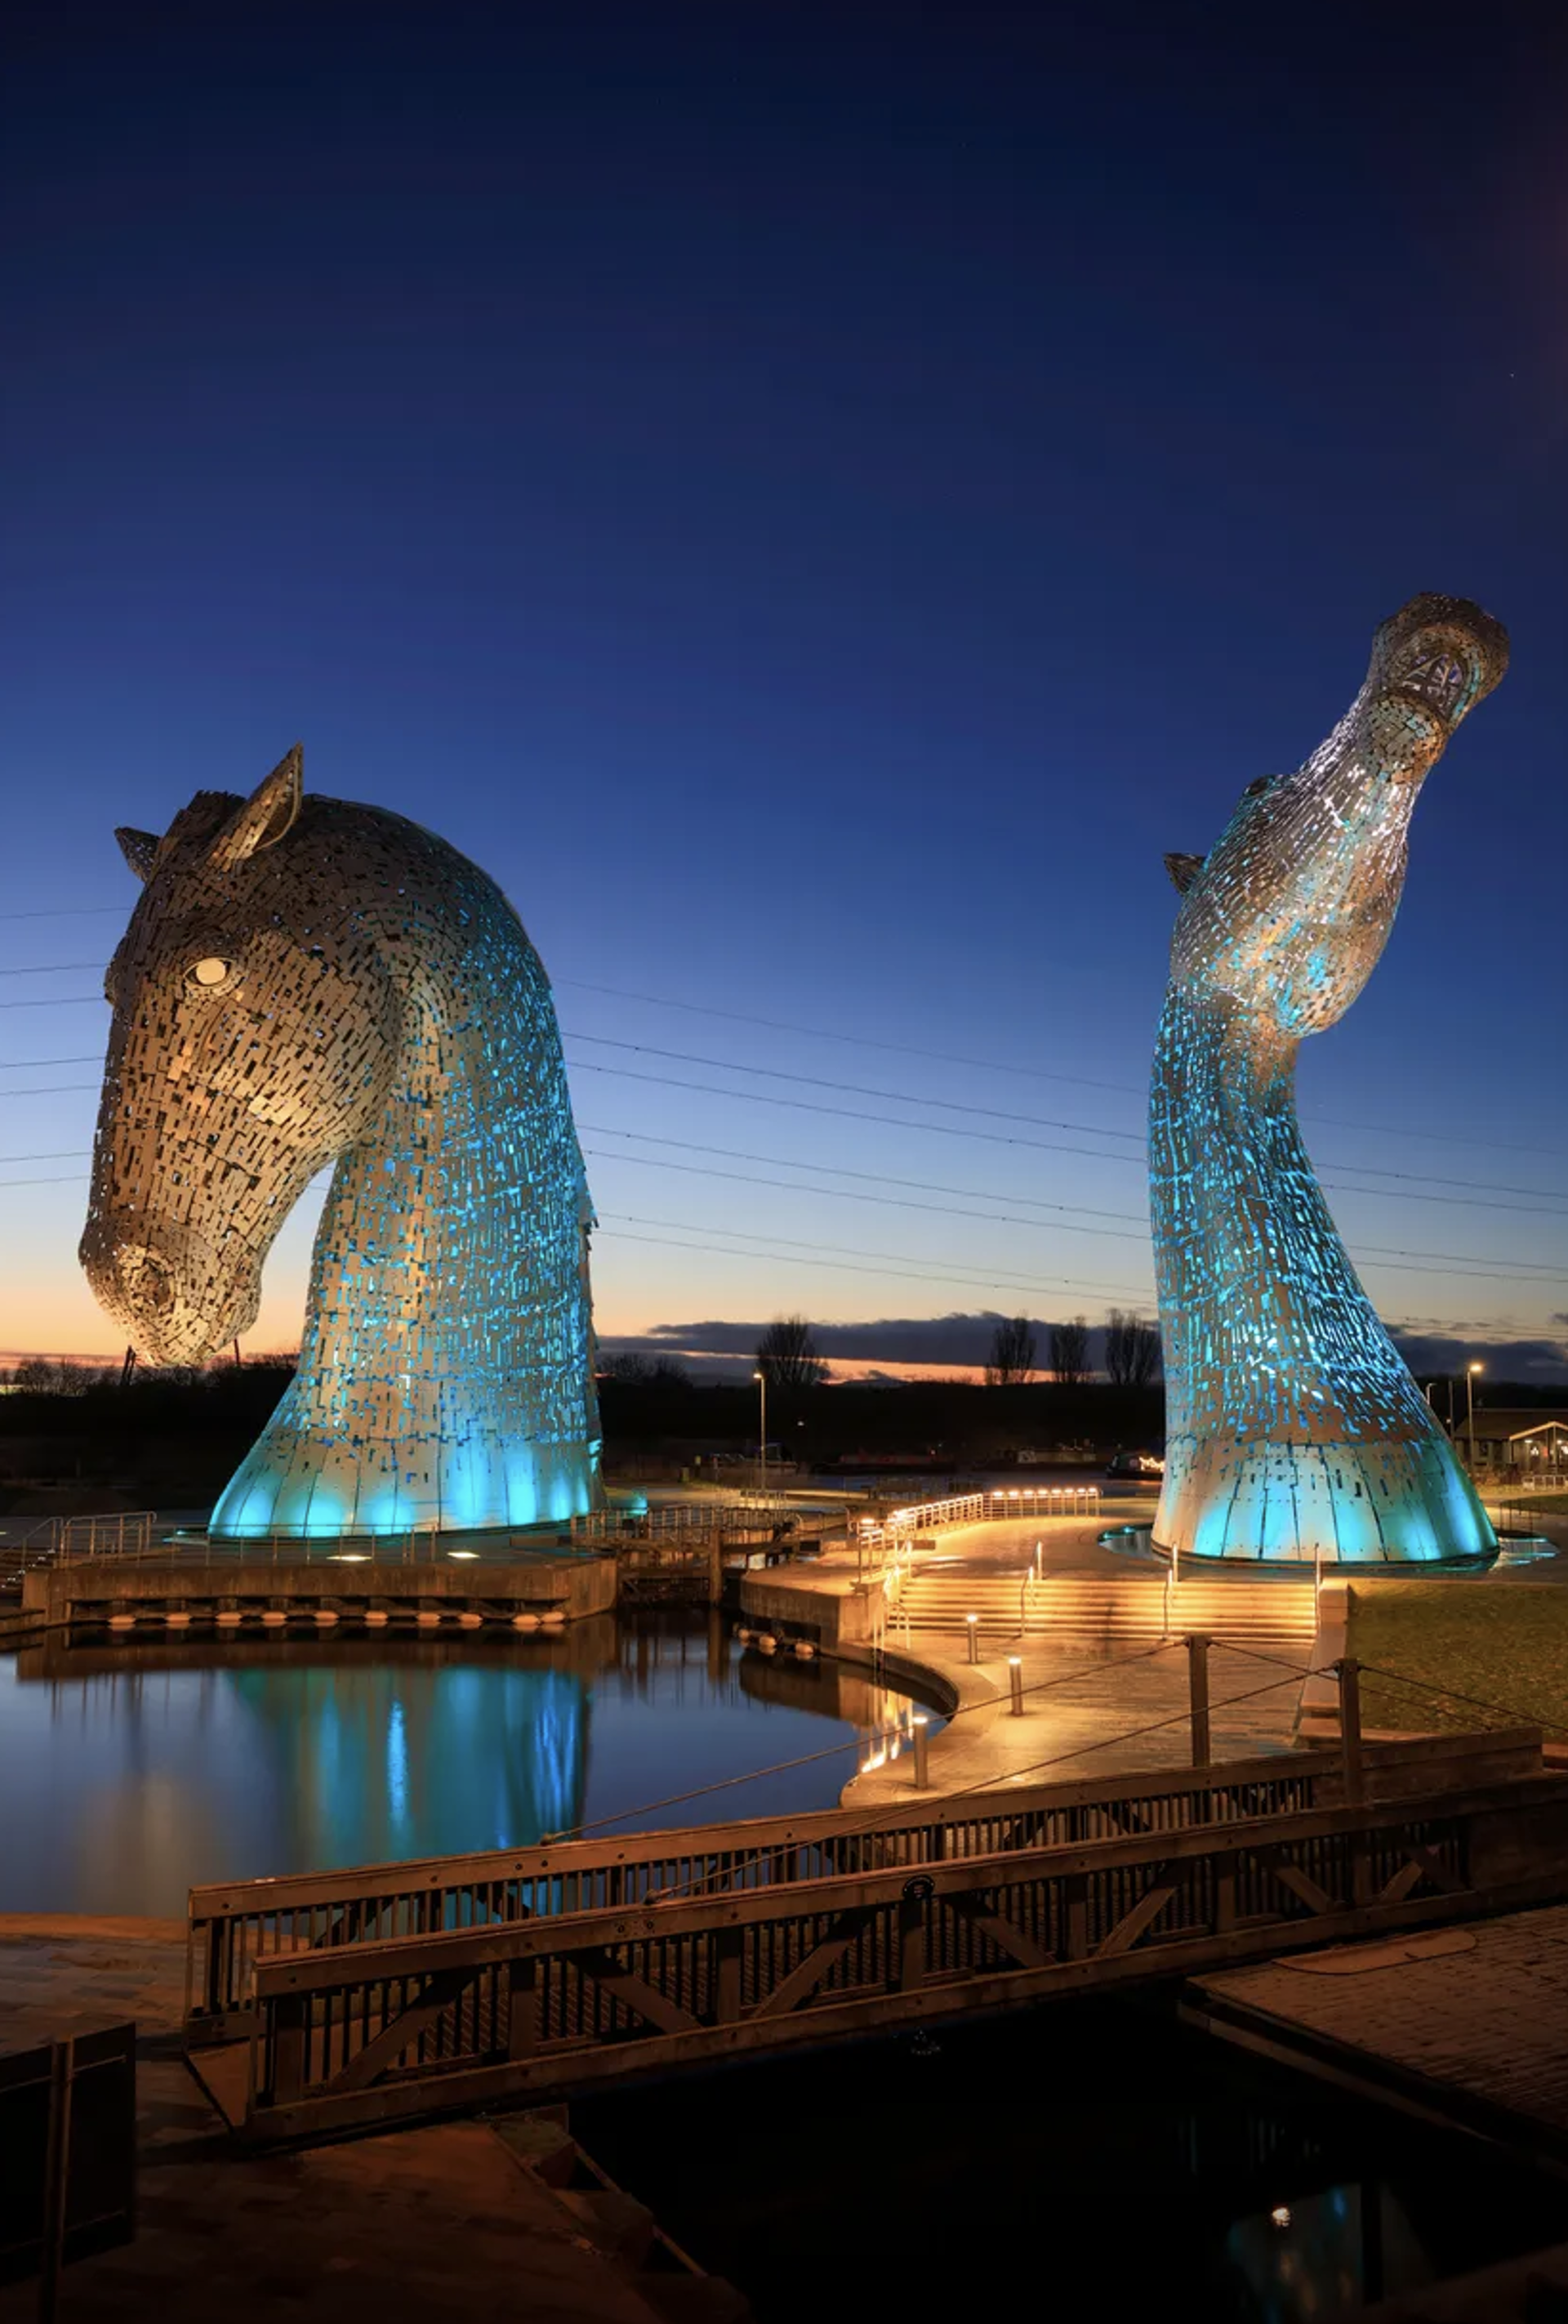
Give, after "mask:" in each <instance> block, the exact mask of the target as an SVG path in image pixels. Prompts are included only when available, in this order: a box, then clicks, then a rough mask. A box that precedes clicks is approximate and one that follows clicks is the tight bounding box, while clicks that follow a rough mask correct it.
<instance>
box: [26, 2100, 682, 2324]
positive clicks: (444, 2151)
mask: <svg viewBox="0 0 1568 2324" xmlns="http://www.w3.org/2000/svg"><path fill="white" fill-rule="evenodd" d="M143 2076H144V2077H147V2078H150V2079H151V2080H153V2081H158V2080H176V2081H183V2082H184V2084H185V2087H186V2089H187V2090H188V2091H190V2092H194V2091H195V2085H194V2083H192V2082H191V2081H190V2080H189V2076H187V2075H186V2074H185V2072H184V2069H183V2067H181V2066H180V2065H179V2064H178V2063H176V2062H175V2061H166V2062H162V2063H161V2064H159V2065H156V2066H154V2067H152V2068H151V2069H148V2068H143ZM160 2096H161V2099H162V2103H163V2105H164V2107H165V2108H166V2109H167V2108H168V2107H171V2106H174V2105H176V2104H177V2103H178V2101H177V2100H176V2099H175V2098H173V2096H172V2094H171V2093H170V2092H163V2093H154V2094H153V2097H154V2102H156V2100H157V2098H158V2097H160ZM184 2103H185V2107H186V2109H187V2113H188V2116H189V2120H188V2122H187V2125H186V2128H187V2131H188V2132H189V2129H190V2128H191V2127H192V2126H205V2127H206V2129H207V2131H208V2134H209V2135H208V2136H206V2137H205V2138H202V2139H200V2140H199V2142H198V2145H197V2147H196V2148H195V2150H193V2151H189V2152H188V2153H185V2154H184V2155H182V2156H178V2157H176V2159H173V2160H167V2159H161V2157H160V2156H159V2154H158V2153H157V2152H156V2151H154V2152H153V2153H152V2154H150V2155H144V2157H143V2168H142V2172H141V2176H140V2182H139V2187H138V2233H137V2235H136V2238H135V2240H134V2243H131V2244H128V2245H126V2246H125V2247H124V2248H123V2249H121V2250H118V2251H114V2252H106V2253H104V2254H103V2255H101V2256H100V2257H98V2258H97V2259H91V2260H86V2261H83V2262H82V2263H80V2264H78V2265H77V2266H75V2267H73V2268H71V2269H70V2270H69V2272H68V2273H67V2276H66V2278H65V2282H64V2286H63V2290H62V2295H61V2303H60V2304H61V2309H62V2311H63V2314H64V2316H65V2317H66V2318H67V2319H69V2324H97V2319H105V2324H108V2320H109V2319H114V2324H126V2319H130V2318H134V2317H152V2316H156V2317H157V2318H158V2319H160V2324H212V2319H214V2318H215V2317H217V2318H221V2319H223V2324H253V2319H254V2324H261V2319H274V2318H276V2317H277V2316H278V2315H279V2314H280V2313H284V2314H287V2315H289V2316H292V2317H298V2318H300V2319H302V2324H315V2319H319V2324H343V2319H346V2318H357V2317H361V2316H364V2317H369V2316H372V2315H375V2316H378V2317H381V2318H384V2319H405V2318H406V2319H412V2320H413V2324H422V2319H431V2324H435V2319H442V2318H448V2317H459V2318H461V2317H474V2318H476V2319H484V2324H495V2319H500V2318H505V2317H509V2316H510V2317H518V2318H524V2317H526V2318H527V2319H529V2324H650V2319H651V2318H652V2317H653V2315H654V2312H655V2311H654V2310H652V2309H651V2308H650V2306H649V2304H648V2302H647V2301H645V2300H644V2299H643V2298H642V2297H641V2293H640V2292H638V2291H636V2290H635V2289H634V2288H633V2287H632V2285H631V2283H629V2282H627V2280H626V2279H625V2277H624V2276H623V2275H621V2274H620V2273H617V2271H616V2270H615V2269H614V2268H613V2266H612V2265H611V2264H610V2263H609V2261H608V2260H607V2259H605V2258H604V2257H603V2256H602V2255H600V2253H599V2252H598V2251H597V2250H596V2249H595V2246H594V2245H593V2242H592V2240H591V2238H590V2237H589V2236H587V2235H586V2233H585V2232H584V2231H583V2226H582V2223H581V2221H580V2220H579V2219H578V2218H576V2217H575V2216H574V2214H573V2213H572V2211H571V2209H569V2208H568V2207H567V2205H565V2204H564V2203H563V2202H561V2201H560V2199H558V2198H557V2196H555V2195H554V2194H553V2193H552V2192H551V2190H549V2188H547V2187H545V2186H544V2185H543V2184H542V2183H541V2182H540V2181H539V2180H537V2179H536V2178H535V2177H534V2176H533V2175H532V2174H531V2172H529V2171H527V2170H526V2169H525V2168H524V2167H523V2166H522V2165H521V2163H518V2162H517V2161H516V2159H515V2158H514V2157H513V2156H512V2154H510V2153H508V2151H507V2149H506V2148H505V2146H504V2145H503V2143H502V2141H501V2140H500V2139H499V2138H497V2137H496V2136H495V2135H494V2133H493V2131H492V2130H491V2129H490V2127H489V2126H488V2125H487V2124H484V2123H479V2122H461V2123H449V2124H443V2125H441V2126H438V2127H435V2128H430V2129H424V2130H403V2131H397V2132H394V2133H391V2134H389V2135H386V2136H384V2137H381V2138H371V2139H361V2140H356V2141H355V2143H354V2144H350V2145H342V2146H328V2147H317V2148H313V2149H311V2150H309V2152H307V2153H291V2154H273V2155H264V2156H244V2157H237V2156H235V2153H234V2151H233V2148H232V2146H231V2145H230V2144H229V2143H228V2142H227V2141H226V2139H220V2138H218V2137H217V2135H214V2134H216V2133H217V2128H218V2126H217V2121H216V2117H214V2116H212V2114H211V2110H210V2108H208V2107H207V2106H206V2103H205V2101H204V2100H202V2099H201V2098H200V2096H199V2093H197V2094H196V2096H195V2097H194V2098H190V2099H187V2100H186V2101H185V2102H184ZM36 2299H37V2293H36V2289H35V2287H34V2286H33V2285H32V2284H31V2283H25V2284H14V2285H11V2286H9V2287H8V2288H6V2289H5V2290H4V2291H0V2324H23V2319H32V2316H33V2314H34V2311H35V2305H36Z"/></svg>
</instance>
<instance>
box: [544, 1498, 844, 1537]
mask: <svg viewBox="0 0 1568 2324" xmlns="http://www.w3.org/2000/svg"><path fill="white" fill-rule="evenodd" d="M802 1514H803V1512H802V1511H801V1509H800V1508H799V1506H798V1504H797V1503H795V1502H792V1501H789V1500H786V1499H784V1497H783V1495H782V1494H778V1493H725V1494H718V1493H715V1494H712V1495H710V1496H709V1497H708V1498H707V1499H704V1500H698V1501H654V1502H652V1503H650V1506H649V1507H648V1508H646V1509H641V1510H628V1509H590V1510H588V1511H587V1512H586V1514H585V1515H583V1516H580V1517H573V1519H572V1520H571V1536H572V1539H573V1541H574V1542H580V1543H582V1544H584V1545H586V1544H588V1543H605V1544H615V1543H620V1542H625V1541H654V1540H659V1539H661V1538H666V1537H669V1536H671V1535H674V1536H690V1535H708V1534H713V1533H719V1532H743V1531H755V1532H761V1531H763V1530H767V1529H771V1528H772V1527H773V1526H781V1525H784V1524H786V1523H794V1522H797V1521H798V1519H799V1518H800V1517H801V1515H802Z"/></svg>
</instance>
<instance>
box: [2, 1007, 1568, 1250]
mask: <svg viewBox="0 0 1568 2324" xmlns="http://www.w3.org/2000/svg"><path fill="white" fill-rule="evenodd" d="M95 965H96V964H94V963H93V962H91V961H70V962H58V963H55V964H52V966H51V968H50V969H47V970H46V969H5V970H0V975H10V976H23V975H42V974H46V973H55V972H57V971H63V970H65V969H67V968H69V969H78V968H81V969H87V968H91V967H93V966H95ZM561 982H563V983H568V984H573V985H576V986H577V987H578V988H579V989H581V990H584V991H596V992H604V993H611V994H619V997H621V998H623V999H627V1000H635V1001H645V1002H647V1003H648V1004H649V1005H650V1006H651V1007H658V1008H665V1007H669V1008H673V1009H683V1010H691V1011H692V1012H693V1013H695V1014H701V1015H709V1016H715V1017H724V1018H728V1019H734V1020H736V1021H739V1022H742V1023H754V1024H757V1025H761V1026H766V1027H768V1028H770V1029H773V1030H776V1031H795V1032H798V1033H801V1034H804V1035H805V1036H806V1037H807V1038H811V1039H818V1038H820V1039H825V1040H836V1039H843V1040H856V1041H859V1040H861V1038H862V1037H860V1036H857V1035H850V1034H844V1035H840V1034H834V1033H826V1032H822V1031H820V1030H816V1031H814V1030H812V1028H807V1027H804V1026H797V1027H791V1026H789V1025H787V1024H784V1023H782V1022H781V1021H779V1020H777V1019H770V1018H750V1017H745V1016H742V1014H741V1012H740V1011H738V1010H709V1009H699V1008H698V1006H697V1004H696V1003H695V1002H691V1001H668V1002H667V1001H658V1000H656V999H655V997H654V996H653V995H652V994H650V993H631V992H622V991H621V990H620V988H619V987H616V986H613V985H598V984H588V983H586V982H584V980H582V979H580V978H569V977H568V978H563V979H562V980H561ZM95 999H97V995H95V994H85V993H84V994H80V995H77V996H73V997H70V998H68V999H66V1000H62V1001H60V1002H59V1003H51V1002H46V1001H0V1009H31V1008H46V1007H51V1006H57V1005H58V1006H59V1007H60V1008H70V1007H80V1006H85V1005H86V1003H87V1002H88V1001H90V1000H95ZM569 1037H570V1038H571V1039H573V1040H576V1041H586V1042H588V1043H591V1044H592V1045H593V1046H595V1047H601V1048H612V1049H625V1050H629V1051H631V1052H632V1054H633V1055H635V1056H650V1057H659V1058H660V1059H662V1060H663V1061H664V1062H666V1063H669V1064H677V1065H704V1066H706V1067H708V1068H710V1069H715V1070H717V1071H719V1072H721V1073H734V1074H751V1075H752V1077H753V1078H765V1079H767V1080H770V1081H788V1082H793V1083H795V1084H798V1085H799V1086H802V1087H806V1088H813V1089H829V1090H835V1091H838V1092H841V1093H844V1095H846V1096H853V1097H876V1098H881V1099H883V1100H885V1101H887V1102H890V1103H893V1104H896V1105H912V1106H922V1107H924V1108H926V1109H927V1111H931V1110H933V1109H935V1110H937V1111H944V1112H951V1113H963V1114H966V1115H973V1114H981V1115H983V1116H984V1117H985V1118H986V1119H987V1120H995V1121H1012V1122H1018V1123H1022V1124H1025V1125H1027V1126H1028V1127H1031V1128H1035V1129H1041V1130H1071V1131H1073V1132H1074V1133H1075V1135H1078V1136H1082V1137H1088V1138H1102V1139H1121V1140H1123V1141H1124V1142H1133V1143H1137V1144H1139V1145H1141V1144H1142V1143H1143V1139H1142V1134H1141V1132H1139V1131H1136V1130H1113V1129H1110V1128H1107V1127H1102V1125H1101V1124H1099V1123H1097V1122H1083V1121H1059V1120H1055V1119H1054V1118H1052V1117H1050V1116H1048V1115H1042V1114H1028V1113H1013V1112H1010V1111H1007V1110H1006V1109H1004V1108H1002V1107H999V1106H982V1105H977V1104H974V1103H972V1102H968V1101H966V1100H959V1099H954V1098H941V1097H932V1096H929V1095H926V1094H916V1093H909V1092H908V1091H903V1090H883V1089H877V1088H875V1087H872V1086H869V1085H867V1084H863V1083H859V1082H840V1081H835V1080H832V1079H830V1078H828V1077H826V1076H825V1075H822V1074H797V1073H786V1072H784V1071H783V1070H782V1069H780V1068H779V1067H777V1066H772V1065H744V1064H740V1063H738V1062H736V1061H735V1060H733V1059H732V1058H728V1057H709V1056H702V1055H700V1054H696V1053H694V1052H691V1051H687V1050H682V1049H665V1048H660V1047H654V1046H652V1045H651V1044H649V1043H645V1042H640V1041H623V1040H619V1039H615V1038H613V1037H611V1036H609V1035H607V1034H603V1033H582V1032H574V1033H572V1034H571V1035H570V1036H569ZM864 1046H866V1047H887V1048H888V1049H890V1051H895V1052H898V1053H899V1054H906V1055H909V1056H926V1057H930V1058H933V1059H936V1060H939V1061H941V1062H944V1063H948V1064H956V1065H973V1066H975V1067H977V1069H978V1070H980V1071H982V1072H988V1073H989V1072H1005V1073H1018V1074H1037V1073H1038V1074H1041V1075H1042V1077H1044V1078H1047V1079H1052V1080H1062V1081H1079V1082H1081V1083H1082V1084H1083V1086H1084V1087H1087V1088H1094V1089H1105V1090H1114V1091H1117V1092H1120V1093H1124V1094H1130V1095H1131V1094H1140V1093H1138V1092H1136V1091H1134V1089H1133V1086H1132V1084H1130V1083H1121V1082H1093V1081H1089V1080H1087V1079H1086V1078H1085V1077H1084V1076H1079V1075H1072V1074H1049V1075H1047V1074H1044V1069H1043V1068H1038V1067H1031V1066H1011V1065H1008V1066H999V1065H988V1064H985V1063H983V1062H982V1061H981V1060H977V1059H966V1058H963V1057H958V1056H953V1055H951V1054H950V1053H948V1052H945V1051H940V1050H922V1049H917V1048H913V1047H910V1046H909V1044H906V1043H899V1042H891V1043H887V1044H882V1043H876V1042H867V1043H865V1044H864ZM581 1062H582V1063H583V1064H584V1065H585V1066H586V1067H587V1069H588V1070H590V1071H598V1072H609V1071H612V1070H613V1068H611V1067H607V1066H599V1067H593V1066H591V1065H588V1061H587V1060H583V1061H581ZM642 1078H645V1079H654V1078H657V1077H656V1076H651V1075H650V1076H643V1077H642ZM672 1086H674V1087H678V1088H681V1087H686V1088H694V1089H695V1088H699V1087H701V1086H702V1085H701V1084H696V1083H684V1084H683V1083H675V1084H672ZM38 1094H41V1095H42V1094H48V1095H51V1096H53V1095H59V1094H64V1093H63V1092H57V1091H50V1092H47V1093H42V1092H41V1093H38ZM711 1094H715V1095H726V1094H729V1095H734V1096H755V1095H757V1094H759V1093H752V1092H746V1091H734V1092H722V1091H718V1092H711ZM840 1111H843V1109H840ZM862 1119H867V1120H870V1119H872V1117H871V1116H864V1117H862ZM1318 1119H1320V1120H1321V1119H1324V1117H1321V1116H1320V1117H1318ZM895 1126H898V1127H901V1128H904V1129H917V1128H923V1127H925V1128H931V1129H937V1128H939V1127H941V1125H939V1124H936V1123H931V1124H919V1123H912V1122H907V1123H902V1124H898V1125H895ZM1336 1126H1337V1127H1340V1128H1344V1129H1352V1130H1353V1129H1355V1128H1357V1127H1362V1128H1368V1129H1372V1128H1375V1127H1376V1126H1375V1125H1372V1124H1363V1125H1357V1124H1355V1123H1344V1122H1342V1123H1338V1124H1337V1125H1336ZM968 1134H969V1135H972V1136H979V1135H981V1134H982V1133H980V1132H978V1131H974V1132H970V1133H968ZM1378 1134H1379V1135H1384V1134H1388V1135H1393V1134H1397V1133H1393V1132H1385V1131H1383V1130H1379V1131H1378ZM1432 1134H1433V1135H1435V1134H1436V1133H1432ZM1014 1142H1016V1143H1020V1144H1022V1143H1028V1142H1030V1141H1027V1140H1017V1141H1014ZM1036 1142H1038V1141H1036ZM1454 1142H1458V1143H1464V1142H1468V1141H1462V1140H1461V1141H1454ZM1474 1142H1475V1143H1477V1144H1486V1145H1489V1146H1490V1145H1495V1144H1497V1141H1495V1140H1491V1139H1486V1140H1477V1141H1474ZM1047 1150H1052V1151H1056V1152H1061V1153H1075V1154H1081V1155H1083V1156H1084V1157H1085V1158H1089V1159H1093V1158H1096V1155H1097V1149H1094V1148H1083V1147H1060V1148H1050V1149H1047ZM1500 1150H1503V1151H1508V1152H1516V1153H1536V1154H1545V1153H1551V1155H1552V1158H1553V1159H1554V1160H1557V1159H1559V1158H1560V1157H1558V1156H1557V1154H1556V1153H1555V1151H1554V1149H1551V1148H1542V1147H1522V1146H1514V1147H1507V1148H1501V1149H1500ZM1098 1158H1099V1159H1102V1160H1107V1161H1109V1160H1122V1159H1128V1158H1130V1157H1122V1156H1111V1155H1098ZM1333 1167H1335V1168H1336V1169H1342V1170H1351V1171H1354V1172H1355V1173H1357V1175H1358V1176H1360V1177H1363V1178H1367V1177H1370V1178H1389V1179H1393V1180H1394V1181H1396V1182H1397V1184H1399V1185H1424V1186H1455V1187H1460V1188H1463V1189H1465V1190H1466V1191H1473V1192H1477V1193H1488V1192H1490V1193H1495V1194H1524V1195H1527V1196H1529V1197H1531V1198H1532V1199H1539V1200H1543V1201H1545V1203H1548V1204H1554V1203H1557V1202H1558V1200H1559V1197H1557V1196H1556V1195H1554V1194H1553V1193H1552V1191H1551V1189H1550V1188H1548V1187H1544V1186H1514V1185H1508V1184H1507V1183H1506V1182H1505V1181H1502V1180H1499V1179H1490V1178H1443V1177H1438V1176H1434V1174H1432V1173H1430V1172H1420V1171H1410V1170H1389V1169H1386V1168H1384V1167H1382V1166H1380V1165H1379V1164H1376V1163H1371V1162H1340V1163H1336V1164H1335V1165H1334V1166H1333ZM1323 1183H1324V1185H1338V1186H1340V1187H1341V1188H1342V1190H1343V1191H1344V1192H1346V1193H1350V1194H1376V1193H1378V1192H1379V1189H1378V1188H1376V1187H1366V1186H1355V1185H1350V1184H1349V1183H1348V1182H1346V1181H1344V1180H1334V1179H1328V1178H1325V1179H1324V1182H1323ZM1413 1199H1415V1200H1417V1201H1421V1200H1425V1201H1434V1200H1437V1199H1440V1198H1439V1197H1436V1196H1432V1195H1426V1196H1421V1195H1417V1196H1416V1197H1414V1198H1413ZM1489 1207H1490V1208H1492V1209H1504V1210H1507V1209H1512V1208H1515V1207H1517V1206H1516V1205H1513V1204H1510V1203H1493V1204H1490V1206H1489ZM1543 1215H1545V1216H1551V1217H1555V1216H1559V1215H1560V1216H1563V1217H1568V1206H1564V1207H1563V1209H1562V1210H1561V1211H1558V1210H1555V1209H1553V1210H1548V1211H1547V1212H1546V1213H1543Z"/></svg>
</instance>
